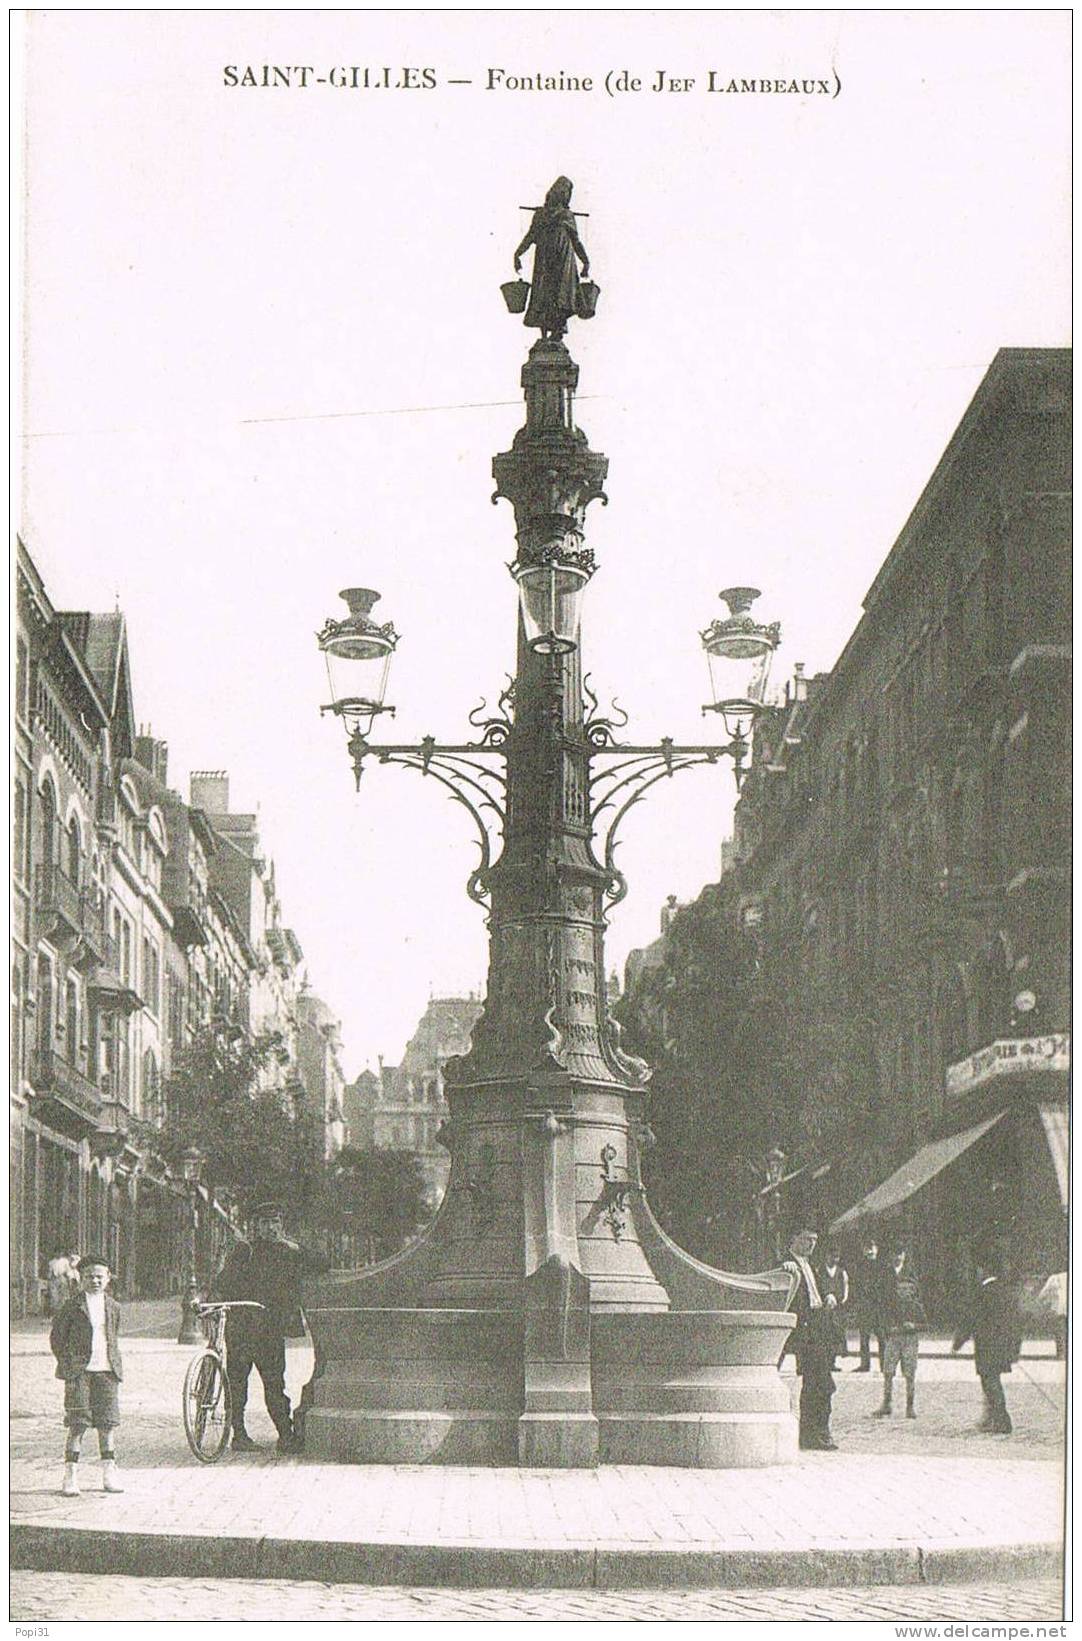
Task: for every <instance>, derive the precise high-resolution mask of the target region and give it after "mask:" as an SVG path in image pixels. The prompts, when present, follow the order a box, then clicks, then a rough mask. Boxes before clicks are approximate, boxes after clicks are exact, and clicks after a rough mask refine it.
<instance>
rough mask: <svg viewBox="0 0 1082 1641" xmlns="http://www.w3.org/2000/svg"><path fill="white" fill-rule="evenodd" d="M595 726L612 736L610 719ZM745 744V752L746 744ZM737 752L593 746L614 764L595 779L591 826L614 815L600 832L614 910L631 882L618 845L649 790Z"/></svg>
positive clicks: (667, 743)
mask: <svg viewBox="0 0 1082 1641" xmlns="http://www.w3.org/2000/svg"><path fill="white" fill-rule="evenodd" d="M595 722H599V723H602V724H603V727H604V730H605V732H606V733H607V732H608V730H609V728H610V726H609V724H608V722H607V721H602V720H595ZM587 733H588V734H589V728H588V729H587ZM740 745H741V748H742V747H743V743H740ZM736 750H737V749H736V746H735V743H733V744H730V745H728V746H705V745H704V746H678V745H677V744H676V743H675V742H674V741H673V740H672V739H671V738H669V737H667V736H666V737H665V738H664V739H663V740H661V741H659V742H658V744H657V745H656V746H631V745H626V744H623V743H620V742H616V741H612V742H611V743H609V742H608V741H607V740H606V741H605V742H604V744H601V743H594V745H593V746H592V747H591V760H592V759H594V758H598V757H609V756H611V757H612V758H613V760H614V761H613V762H612V763H611V764H609V765H608V766H607V767H602V768H600V769H598V770H597V772H596V773H595V774H591V776H590V796H591V805H590V823H591V826H592V827H597V826H598V822H599V820H600V819H601V817H602V816H603V815H604V814H605V813H606V811H608V810H611V811H612V815H611V818H610V819H609V820H608V823H607V825H604V824H603V826H602V827H601V828H599V831H600V832H601V834H602V862H603V865H604V869H605V871H606V873H607V874H608V879H609V882H608V887H607V888H606V890H605V898H606V902H607V904H608V905H609V906H610V907H611V906H615V905H617V904H618V903H619V902H620V901H621V900H623V898H624V896H625V895H626V894H627V880H626V879H625V877H624V875H623V873H622V872H621V871H620V870H619V868H618V867H617V865H616V861H615V852H616V847H617V844H618V842H619V839H618V836H617V834H618V832H619V830H620V826H621V824H622V823H623V820H624V817H625V816H626V815H627V814H628V813H629V811H630V810H632V809H633V808H634V807H635V805H636V804H637V803H641V801H642V799H643V798H644V797H645V796H646V793H647V792H648V791H649V790H650V788H651V787H652V786H656V785H657V783H658V782H659V781H662V780H668V779H670V778H671V777H672V776H673V775H675V774H677V773H678V772H679V771H681V770H684V769H693V768H695V767H696V766H697V765H699V764H716V763H717V762H718V761H719V760H720V759H721V758H722V757H724V756H726V755H728V756H731V757H735V753H736Z"/></svg>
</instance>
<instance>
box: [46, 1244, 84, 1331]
mask: <svg viewBox="0 0 1082 1641" xmlns="http://www.w3.org/2000/svg"><path fill="white" fill-rule="evenodd" d="M78 1287H79V1255H78V1254H76V1253H70V1254H69V1253H67V1252H66V1251H65V1250H64V1249H63V1248H59V1249H57V1251H56V1253H55V1254H54V1255H53V1257H52V1259H50V1261H49V1264H48V1274H47V1277H46V1283H45V1303H46V1307H47V1309H46V1314H47V1315H49V1316H58V1315H59V1314H60V1308H61V1306H62V1305H63V1304H64V1303H65V1302H66V1301H67V1300H68V1299H70V1298H71V1296H72V1294H73V1293H76V1292H77V1291H78Z"/></svg>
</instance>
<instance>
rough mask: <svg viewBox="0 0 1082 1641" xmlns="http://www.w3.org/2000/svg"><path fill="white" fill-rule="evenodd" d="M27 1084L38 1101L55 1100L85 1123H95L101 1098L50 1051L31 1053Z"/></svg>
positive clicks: (85, 1080)
mask: <svg viewBox="0 0 1082 1641" xmlns="http://www.w3.org/2000/svg"><path fill="white" fill-rule="evenodd" d="M31 1081H32V1083H33V1087H34V1093H35V1094H36V1095H38V1097H39V1098H45V1097H47V1098H51V1099H54V1100H59V1101H60V1102H61V1103H62V1104H63V1105H65V1106H67V1107H68V1108H69V1109H70V1110H72V1111H74V1112H75V1113H76V1114H77V1115H78V1116H80V1117H83V1118H84V1119H85V1120H86V1121H88V1122H92V1123H95V1124H96V1123H97V1122H98V1119H99V1116H100V1113H101V1096H100V1094H99V1092H98V1090H97V1088H96V1086H95V1085H94V1083H92V1082H91V1080H90V1078H89V1077H84V1076H83V1073H82V1072H81V1071H77V1070H76V1068H75V1067H74V1066H73V1065H69V1063H68V1061H67V1060H65V1059H63V1058H62V1057H61V1056H60V1055H59V1054H57V1053H56V1052H55V1051H54V1050H53V1049H51V1048H39V1049H37V1050H36V1051H35V1053H34V1056H33V1061H32V1065H31Z"/></svg>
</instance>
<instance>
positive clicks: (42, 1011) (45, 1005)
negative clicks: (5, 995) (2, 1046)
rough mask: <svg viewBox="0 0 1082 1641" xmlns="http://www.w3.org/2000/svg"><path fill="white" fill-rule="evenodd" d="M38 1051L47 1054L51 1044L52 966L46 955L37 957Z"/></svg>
mask: <svg viewBox="0 0 1082 1641" xmlns="http://www.w3.org/2000/svg"><path fill="white" fill-rule="evenodd" d="M37 989H38V997H37V1011H38V1013H37V1019H38V1052H39V1053H41V1054H48V1053H49V1052H50V1050H51V1049H52V1046H53V966H52V964H51V963H50V962H49V959H48V958H47V957H40V956H39V958H38V988H37Z"/></svg>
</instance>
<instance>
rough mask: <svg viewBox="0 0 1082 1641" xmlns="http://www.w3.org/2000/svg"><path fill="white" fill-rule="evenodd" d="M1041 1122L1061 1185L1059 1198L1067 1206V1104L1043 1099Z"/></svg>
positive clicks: (1057, 1178)
mask: <svg viewBox="0 0 1082 1641" xmlns="http://www.w3.org/2000/svg"><path fill="white" fill-rule="evenodd" d="M1041 1122H1042V1124H1043V1125H1044V1133H1045V1138H1046V1139H1047V1141H1048V1149H1049V1151H1050V1152H1051V1153H1052V1166H1053V1168H1054V1169H1055V1170H1056V1184H1057V1185H1058V1186H1059V1200H1060V1202H1061V1203H1062V1204H1063V1206H1064V1208H1066V1206H1067V1172H1068V1168H1067V1162H1068V1150H1067V1107H1066V1105H1059V1104H1055V1105H1053V1104H1050V1103H1048V1102H1046V1101H1044V1100H1042V1101H1041Z"/></svg>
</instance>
